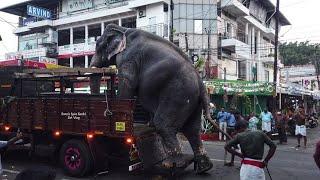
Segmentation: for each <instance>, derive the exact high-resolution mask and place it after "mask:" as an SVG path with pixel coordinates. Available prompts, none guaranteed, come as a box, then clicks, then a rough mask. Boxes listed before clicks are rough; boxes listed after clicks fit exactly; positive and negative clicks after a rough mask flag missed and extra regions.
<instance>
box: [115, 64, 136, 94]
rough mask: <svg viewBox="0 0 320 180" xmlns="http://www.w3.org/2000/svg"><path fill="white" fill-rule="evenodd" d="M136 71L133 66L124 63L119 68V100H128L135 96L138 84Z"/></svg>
mask: <svg viewBox="0 0 320 180" xmlns="http://www.w3.org/2000/svg"><path fill="white" fill-rule="evenodd" d="M136 71H137V70H136V69H135V66H134V64H133V63H130V62H126V63H124V64H122V65H121V66H120V67H119V74H118V79H119V84H118V97H119V98H122V99H130V98H133V96H134V95H135V93H136V89H137V84H138V81H137V74H136Z"/></svg>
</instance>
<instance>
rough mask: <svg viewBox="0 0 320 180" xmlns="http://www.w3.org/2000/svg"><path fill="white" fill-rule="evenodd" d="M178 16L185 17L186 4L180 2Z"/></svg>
mask: <svg viewBox="0 0 320 180" xmlns="http://www.w3.org/2000/svg"><path fill="white" fill-rule="evenodd" d="M179 15H180V17H179V18H187V5H186V4H180V13H179Z"/></svg>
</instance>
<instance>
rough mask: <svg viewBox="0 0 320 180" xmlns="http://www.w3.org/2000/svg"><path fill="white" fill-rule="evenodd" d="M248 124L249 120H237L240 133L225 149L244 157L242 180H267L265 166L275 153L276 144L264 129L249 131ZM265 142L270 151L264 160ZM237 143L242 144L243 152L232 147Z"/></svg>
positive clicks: (236, 127)
mask: <svg viewBox="0 0 320 180" xmlns="http://www.w3.org/2000/svg"><path fill="white" fill-rule="evenodd" d="M247 126H248V122H247V121H241V122H237V124H236V126H235V129H236V131H237V132H238V134H237V135H236V137H235V138H233V139H232V140H231V141H229V142H228V143H227V144H226V146H225V149H226V150H227V151H228V152H230V153H231V154H234V155H236V156H239V157H241V158H242V159H243V160H242V162H241V164H242V165H241V170H240V180H253V179H254V180H265V174H264V171H263V168H264V167H265V166H266V165H267V164H268V162H269V160H270V159H271V158H272V156H273V155H274V153H275V151H276V145H275V144H274V143H273V142H272V140H271V139H270V138H269V137H268V136H267V135H266V134H265V133H263V132H262V131H249V130H247ZM264 144H267V145H268V146H269V152H268V154H267V156H266V157H265V158H264V160H263V154H264ZM237 145H240V148H241V152H238V151H236V150H235V149H233V148H232V147H234V146H237Z"/></svg>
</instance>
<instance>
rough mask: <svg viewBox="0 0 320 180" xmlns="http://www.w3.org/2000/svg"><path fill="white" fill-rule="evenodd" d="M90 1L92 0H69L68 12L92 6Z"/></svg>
mask: <svg viewBox="0 0 320 180" xmlns="http://www.w3.org/2000/svg"><path fill="white" fill-rule="evenodd" d="M92 1H93V0H69V1H68V7H69V12H73V11H79V10H83V9H89V8H92V7H93V3H92Z"/></svg>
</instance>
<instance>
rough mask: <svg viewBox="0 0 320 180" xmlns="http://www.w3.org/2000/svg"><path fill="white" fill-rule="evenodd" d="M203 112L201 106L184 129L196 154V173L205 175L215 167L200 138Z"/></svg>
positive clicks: (188, 120)
mask: <svg viewBox="0 0 320 180" xmlns="http://www.w3.org/2000/svg"><path fill="white" fill-rule="evenodd" d="M201 111H202V106H201V105H199V106H198V107H197V108H196V110H195V111H194V112H193V113H192V114H191V116H190V117H189V118H188V119H187V122H186V124H185V125H184V127H183V129H182V131H183V134H184V135H185V136H186V138H187V139H188V141H189V143H190V145H191V148H192V150H193V152H194V167H195V171H196V173H204V172H206V171H208V170H210V169H211V168H212V167H213V164H212V162H211V160H210V159H209V157H208V156H207V154H206V152H205V149H204V147H203V144H202V141H201V138H200V130H201Z"/></svg>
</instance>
